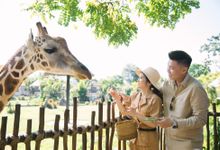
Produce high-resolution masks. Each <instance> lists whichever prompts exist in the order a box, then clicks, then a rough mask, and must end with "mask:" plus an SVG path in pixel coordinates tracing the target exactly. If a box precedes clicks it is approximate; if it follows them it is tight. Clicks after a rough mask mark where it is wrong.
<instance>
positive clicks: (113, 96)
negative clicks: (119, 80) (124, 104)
mask: <svg viewBox="0 0 220 150" xmlns="http://www.w3.org/2000/svg"><path fill="white" fill-rule="evenodd" d="M108 93H109V94H110V95H111V96H112V98H113V99H115V100H121V98H122V97H121V95H120V94H119V93H117V92H116V91H115V90H114V89H112V88H111V89H109V92H108Z"/></svg>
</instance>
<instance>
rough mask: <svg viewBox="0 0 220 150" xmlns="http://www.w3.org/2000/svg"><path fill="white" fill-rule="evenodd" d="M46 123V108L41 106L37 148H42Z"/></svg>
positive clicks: (38, 149)
mask: <svg viewBox="0 0 220 150" xmlns="http://www.w3.org/2000/svg"><path fill="white" fill-rule="evenodd" d="M44 124H45V108H44V107H41V108H40V115H39V129H38V134H37V137H36V139H35V141H36V143H35V150H40V144H41V140H43V139H44Z"/></svg>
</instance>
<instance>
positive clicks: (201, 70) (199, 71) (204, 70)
mask: <svg viewBox="0 0 220 150" xmlns="http://www.w3.org/2000/svg"><path fill="white" fill-rule="evenodd" d="M189 72H190V74H191V75H192V76H193V77H195V78H197V77H199V76H201V75H207V74H208V73H210V68H209V67H208V66H205V65H202V64H192V65H191V66H190V68H189Z"/></svg>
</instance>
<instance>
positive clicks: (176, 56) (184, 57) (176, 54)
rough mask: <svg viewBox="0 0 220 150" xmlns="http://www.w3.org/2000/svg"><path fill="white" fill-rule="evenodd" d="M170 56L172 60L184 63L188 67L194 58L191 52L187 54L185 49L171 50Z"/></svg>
mask: <svg viewBox="0 0 220 150" xmlns="http://www.w3.org/2000/svg"><path fill="white" fill-rule="evenodd" d="M168 55H169V58H170V59H171V60H175V61H177V62H178V63H179V64H182V65H184V66H186V67H188V68H189V67H190V65H191V62H192V58H191V56H190V55H189V54H187V53H186V52H184V51H181V50H175V51H171V52H169V54H168Z"/></svg>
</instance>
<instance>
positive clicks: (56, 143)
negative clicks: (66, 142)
mask: <svg viewBox="0 0 220 150" xmlns="http://www.w3.org/2000/svg"><path fill="white" fill-rule="evenodd" d="M59 123H60V115H56V117H55V123H54V137H53V138H54V147H53V149H54V150H58V149H59Z"/></svg>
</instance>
